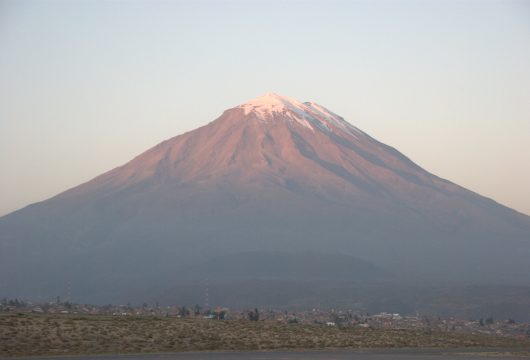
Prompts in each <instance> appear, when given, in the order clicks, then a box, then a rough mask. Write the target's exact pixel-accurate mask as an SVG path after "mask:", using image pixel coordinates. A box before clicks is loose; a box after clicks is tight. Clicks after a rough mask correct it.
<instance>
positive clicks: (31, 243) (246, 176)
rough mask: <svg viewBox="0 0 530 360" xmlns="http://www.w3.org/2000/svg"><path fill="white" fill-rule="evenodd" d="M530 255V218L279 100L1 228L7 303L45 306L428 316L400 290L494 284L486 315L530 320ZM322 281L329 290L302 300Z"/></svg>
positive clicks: (323, 113)
mask: <svg viewBox="0 0 530 360" xmlns="http://www.w3.org/2000/svg"><path fill="white" fill-rule="evenodd" d="M448 146H450V144H448ZM470 166H471V164H470ZM492 171H494V164H492ZM529 259H530V217H528V216H526V215H523V214H520V213H518V212H516V211H514V210H511V209H509V208H507V207H505V206H502V205H500V204H498V203H496V202H495V201H493V200H491V199H488V198H485V197H482V196H480V195H478V194H476V193H474V192H472V191H469V190H467V189H464V188H462V187H460V186H458V185H456V184H453V183H451V182H450V181H447V180H444V179H441V178H439V177H437V176H435V175H433V174H430V173H429V172H427V171H425V170H424V169H422V168H421V167H419V166H418V165H416V164H414V163H413V162H412V161H411V160H410V159H408V158H407V157H406V156H404V155H403V154H401V153H399V152H398V151H397V150H396V149H394V148H392V147H389V146H387V145H385V144H382V143H380V142H378V141H377V140H375V139H374V138H372V137H370V136H369V135H367V134H366V133H364V132H363V131H361V130H359V129H358V128H356V127H354V126H353V125H351V124H349V123H348V122H346V121H345V120H344V119H343V118H341V117H340V116H338V115H336V114H335V113H333V112H331V111H329V110H327V109H326V108H324V107H323V106H320V105H318V104H316V103H313V102H305V103H302V102H299V101H297V100H294V99H291V98H288V97H284V96H280V95H277V94H273V93H269V94H266V95H264V96H262V97H259V98H256V99H253V100H251V101H248V102H246V103H244V104H242V105H239V106H236V107H234V108H231V109H228V110H226V111H225V112H224V113H223V114H222V115H221V116H220V117H219V118H218V119H216V120H215V121H213V122H211V123H210V124H208V125H206V126H203V127H201V128H198V129H196V130H193V131H190V132H188V133H185V134H182V135H179V136H176V137H174V138H171V139H169V140H166V141H164V142H162V143H160V144H158V145H157V146H155V147H153V148H151V149H149V150H148V151H146V152H144V153H143V154H141V155H139V156H137V157H136V158H134V159H133V160H131V161H130V162H128V163H127V164H125V165H123V166H120V167H118V168H116V169H113V170H111V171H109V172H107V173H104V174H102V175H100V176H98V177H96V178H94V179H93V180H91V181H89V182H87V183H84V184H81V185H79V186H77V187H75V188H72V189H70V190H67V191H65V192H63V193H61V194H59V195H57V196H55V197H53V198H51V199H49V200H46V201H43V202H40V203H36V204H33V205H30V206H28V207H26V208H24V209H21V210H19V211H16V212H14V213H11V214H9V215H7V216H4V217H2V218H0V293H2V294H5V296H7V297H25V298H31V299H35V300H39V298H40V299H45V298H52V297H53V298H54V297H55V296H57V295H63V296H64V295H66V294H67V293H68V294H71V296H72V298H74V299H75V300H76V301H78V302H82V301H86V302H95V303H109V302H142V301H145V300H149V299H155V298H159V299H167V301H174V300H175V299H176V298H179V297H180V298H181V299H182V298H183V299H187V301H190V303H191V302H194V303H201V302H202V301H203V300H202V299H203V297H204V295H203V291H202V290H201V291H199V290H198V289H204V286H205V285H204V284H205V282H206V281H209V282H210V286H211V287H212V286H213V288H216V289H217V290H216V291H218V293H217V295H216V296H219V301H226V302H237V301H239V300H238V299H242V298H244V297H245V296H252V293H253V292H254V293H268V294H275V295H274V297H273V298H272V297H271V299H272V300H271V302H274V304H275V305H277V306H281V305H282V304H283V305H293V304H294V305H296V304H297V303H298V304H302V303H303V306H311V303H312V302H317V301H318V298H319V296H320V295H321V296H322V297H323V298H326V304H328V305H329V306H333V304H334V303H341V304H342V303H343V302H344V301H347V302H349V303H352V304H354V303H355V300H356V298H359V299H360V298H363V297H364V298H365V299H366V298H375V297H377V296H378V297H379V299H380V301H381V302H383V303H384V301H385V297H386V300H388V303H391V302H392V301H393V300H392V299H397V298H399V303H401V304H402V308H403V309H407V310H410V311H414V310H415V309H416V308H418V307H419V306H420V305H419V304H418V301H417V298H413V297H410V296H394V295H395V294H396V293H399V294H406V293H407V289H411V288H414V289H420V290H418V291H420V292H421V289H429V290H428V291H427V290H425V291H426V292H428V293H429V294H430V295H428V296H427V295H426V298H428V297H429V296H434V294H436V291H438V290H440V291H441V290H443V289H448V288H453V287H454V288H459V289H462V288H466V287H467V286H481V289H485V288H486V289H490V290H491V291H490V293H489V295H491V296H490V297H488V299H490V300H491V303H490V304H488V305H484V306H490V307H491V308H495V306H493V305H495V304H497V305H499V304H504V305H505V306H504V305H502V306H500V305H499V306H498V307H499V308H500V307H502V308H510V306H511V305H510V304H512V305H513V304H517V306H513V307H512V308H513V309H518V310H517V312H518V313H521V312H524V309H528V310H529V311H527V313H530V306H529V305H528V299H529V297H527V296H526V295H528V290H523V291H515V293H516V294H517V295H514V296H513V297H508V298H507V297H506V296H504V295H503V294H504V290H503V289H506V287H511V289H514V288H515V289H521V288H522V289H527V288H525V286H527V284H529V283H530V282H529V281H530V261H529ZM221 284H222V286H221ZM258 284H259V285H258ZM285 284H289V285H288V286H285ZM308 284H313V285H311V286H312V288H313V289H319V291H320V292H319V293H317V294H314V296H305V298H304V300H301V298H298V299H297V300H296V299H295V300H293V298H292V297H289V296H288V294H289V289H296V288H297V286H299V287H303V288H307V289H310V288H311V286H310V285H308ZM217 285H219V286H217ZM216 286H217V287H216ZM252 289H254V290H252ZM337 289H339V290H337ZM355 289H357V290H359V291H358V292H355V291H354V290H355ZM436 289H438V290H436ZM223 291H225V294H226V296H225V295H223ZM301 291H302V293H303V292H304V291H305V290H301ZM199 293H200V294H199ZM345 293H347V294H349V295H348V296H345ZM411 293H414V291H412V290H411ZM171 294H172V295H171ZM175 294H176V295H175ZM393 294H394V295H393ZM524 294H526V295H524ZM306 295H307V294H306ZM317 295H318V296H317ZM271 296H272V295H271ZM295 298H296V297H295ZM311 299H314V300H311ZM460 299H462V297H460ZM470 299H471V298H470ZM273 300H274V301H273ZM451 301H452V300H451V299H450V298H447V300H446V301H445V303H446V305H447V307H451V306H452V304H453V303H452V302H451ZM360 302H363V303H367V302H369V301H368V300H363V301H360ZM464 303H465V301H464ZM222 305H226V306H230V305H231V304H229V303H227V304H222ZM389 306H390V305H389ZM400 306H401V305H400ZM437 306H438V307H437V309H438V310H436V311H445V310H446V309H445V310H444V309H443V304H438V305H437ZM492 306H493V307H492ZM521 309H522V311H521ZM391 310H392V309H388V311H391Z"/></svg>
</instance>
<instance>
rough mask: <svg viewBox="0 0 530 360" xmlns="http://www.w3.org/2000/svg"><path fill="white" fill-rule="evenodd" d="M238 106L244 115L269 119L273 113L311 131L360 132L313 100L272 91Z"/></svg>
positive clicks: (354, 134) (355, 133)
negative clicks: (300, 99)
mask: <svg viewBox="0 0 530 360" xmlns="http://www.w3.org/2000/svg"><path fill="white" fill-rule="evenodd" d="M238 107H239V108H241V109H243V110H244V111H245V115H248V114H250V113H253V114H254V115H255V116H257V117H258V118H259V119H261V120H264V121H268V120H271V119H272V118H273V117H274V116H275V115H282V116H284V117H286V118H287V119H289V120H294V121H296V122H297V123H299V124H301V125H303V126H305V127H307V128H309V129H311V130H312V131H314V130H315V129H314V126H316V127H317V128H319V129H320V130H324V131H327V132H334V131H338V130H342V131H344V132H346V133H348V134H350V135H353V136H355V137H357V135H358V134H360V133H361V131H360V130H359V129H357V128H356V127H355V126H353V125H351V124H349V123H348V122H347V121H345V120H344V119H343V118H341V117H340V116H338V115H337V114H335V113H333V112H331V111H329V110H328V109H326V108H325V107H323V106H320V105H318V104H316V103H314V102H300V101H298V100H296V99H293V98H291V97H288V96H283V95H279V94H276V93H273V92H268V93H266V94H265V95H262V96H259V97H257V98H255V99H252V100H249V101H247V102H246V103H244V104H242V105H239V106H238Z"/></svg>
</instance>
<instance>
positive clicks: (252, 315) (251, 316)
mask: <svg viewBox="0 0 530 360" xmlns="http://www.w3.org/2000/svg"><path fill="white" fill-rule="evenodd" d="M248 319H249V320H250V321H258V320H259V311H258V309H257V308H255V309H254V311H249V312H248Z"/></svg>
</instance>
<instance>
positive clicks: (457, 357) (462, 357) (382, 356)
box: [17, 349, 530, 360]
mask: <svg viewBox="0 0 530 360" xmlns="http://www.w3.org/2000/svg"><path fill="white" fill-rule="evenodd" d="M20 359H22V360H24V358H18V359H17V360H20ZM28 359H31V360H39V359H42V360H290V359H295V360H324V359H325V360H393V359H395V360H406V359H410V360H501V359H502V360H507V359H530V349H527V351H526V352H524V353H523V352H522V350H521V349H517V350H510V349H487V350H484V349H466V350H458V349H451V350H439V349H433V350H429V349H427V350H426V349H397V350H388V349H385V350H366V351H360V350H359V351H346V350H337V351H329V350H326V351H273V352H190V353H173V354H143V355H140V354H138V355H92V356H76V357H68V356H61V357H42V358H36V357H32V358H28Z"/></svg>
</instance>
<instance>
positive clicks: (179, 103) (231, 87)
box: [0, 0, 530, 215]
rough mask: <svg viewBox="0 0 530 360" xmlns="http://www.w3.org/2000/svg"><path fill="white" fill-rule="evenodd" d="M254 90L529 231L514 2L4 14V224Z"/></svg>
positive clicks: (0, 102) (528, 59)
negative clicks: (464, 191) (515, 216)
mask: <svg viewBox="0 0 530 360" xmlns="http://www.w3.org/2000/svg"><path fill="white" fill-rule="evenodd" d="M268 91H274V92H278V93H280V94H283V95H287V96H291V97H294V98H296V99H298V100H301V101H307V100H312V101H315V102H317V103H320V104H322V105H324V106H326V107H328V108H330V109H331V110H333V111H335V112H336V113H338V114H340V115H342V116H343V117H345V118H346V119H347V120H348V121H349V122H350V123H352V124H354V125H355V126H357V127H359V128H361V129H362V130H364V131H366V132H367V133H369V134H370V135H372V136H373V137H375V138H377V139H378V140H380V141H383V142H385V143H387V144H389V145H392V146H394V147H396V148H397V149H398V150H400V151H401V152H403V153H404V154H405V155H407V156H408V157H410V158H411V159H412V160H413V161H415V162H417V163H418V164H419V165H421V166H423V167H424V168H426V169H427V170H429V171H431V172H433V173H434V174H436V175H438V176H440V177H443V178H446V179H449V180H451V181H453V182H456V183H458V184H460V185H462V186H465V187H467V188H469V189H471V190H473V191H476V192H478V193H481V194H483V195H486V196H488V197H491V198H493V199H495V200H497V201H499V202H501V203H503V204H505V205H508V206H510V207H513V208H515V209H517V210H519V211H521V212H525V213H527V214H530V2H528V1H527V2H516V1H506V0H503V1H360V2H354V1H324V0H322V1H307V2H306V1H270V0H269V1H191V0H190V1H172V2H166V1H164V2H161V1H95V0H94V1H21V0H16V1H2V0H0V169H1V173H0V215H1V214H6V213H8V212H10V211H13V210H15V209H18V208H20V207H22V206H25V205H27V204H29V203H32V202H36V201H40V200H44V199H46V198H48V197H50V196H53V195H55V194H57V193H59V192H61V191H63V190H66V189H67V188H70V187H72V186H75V185H78V184H79V183H81V182H85V181H87V180H89V179H91V178H92V177H94V176H96V175H98V174H100V173H102V172H104V171H107V170H110V169H111V168H113V167H116V166H118V165H121V164H123V163H125V162H127V161H128V160H130V159H131V158H132V157H134V156H136V155H137V154H139V153H140V152H143V151H144V150H147V149H148V148H150V147H152V146H154V145H156V144H157V143H158V142H160V141H162V140H164V139H167V138H169V137H172V136H175V135H177V134H180V133H182V132H185V131H188V130H191V129H194V128H196V127H198V126H200V125H204V124H206V123H208V122H209V121H211V120H213V119H214V118H216V117H218V116H219V115H220V114H221V112H222V111H223V110H224V109H226V108H229V107H233V106H236V105H238V104H240V103H242V102H244V101H246V100H248V99H249V98H253V97H256V96H258V95H261V94H263V93H265V92H268Z"/></svg>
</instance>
